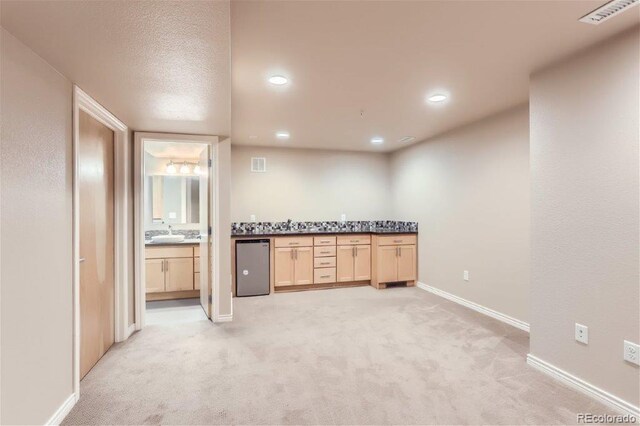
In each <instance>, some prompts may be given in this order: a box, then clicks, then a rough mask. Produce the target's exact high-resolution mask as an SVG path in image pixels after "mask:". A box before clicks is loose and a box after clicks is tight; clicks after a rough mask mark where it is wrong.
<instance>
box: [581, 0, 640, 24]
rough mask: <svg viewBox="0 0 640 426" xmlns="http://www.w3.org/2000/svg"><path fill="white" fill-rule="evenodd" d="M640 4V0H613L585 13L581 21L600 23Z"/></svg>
mask: <svg viewBox="0 0 640 426" xmlns="http://www.w3.org/2000/svg"><path fill="white" fill-rule="evenodd" d="M638 4H640V0H613V1H610V2H608V3H606V4H604V5H602V6H600V7H599V8H597V9H596V10H594V11H592V12H589V13H588V14H586V15H584V16H583V17H582V18H580V19H579V21H580V22H584V23H585V24H592V25H599V24H601V23H603V22H604V21H606V20H607V19H610V18H613V17H614V16H616V15H619V14H620V13H622V12H624V11H625V10H629V9H631V8H632V7H633V6H637V5H638Z"/></svg>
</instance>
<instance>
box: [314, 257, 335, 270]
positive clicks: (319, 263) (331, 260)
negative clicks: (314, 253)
mask: <svg viewBox="0 0 640 426" xmlns="http://www.w3.org/2000/svg"><path fill="white" fill-rule="evenodd" d="M335 266H336V258H335V256H334V257H316V258H315V259H313V267H314V268H332V267H335Z"/></svg>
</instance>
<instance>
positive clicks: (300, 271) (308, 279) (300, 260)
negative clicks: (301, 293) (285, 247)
mask: <svg viewBox="0 0 640 426" xmlns="http://www.w3.org/2000/svg"><path fill="white" fill-rule="evenodd" d="M294 250H295V252H294V255H293V258H294V259H295V267H294V268H293V271H294V283H295V285H302V284H313V247H298V248H295V249H294Z"/></svg>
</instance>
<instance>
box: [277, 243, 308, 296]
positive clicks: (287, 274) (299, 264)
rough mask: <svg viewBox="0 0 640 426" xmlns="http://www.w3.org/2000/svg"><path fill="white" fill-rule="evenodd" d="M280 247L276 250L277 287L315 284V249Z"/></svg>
mask: <svg viewBox="0 0 640 426" xmlns="http://www.w3.org/2000/svg"><path fill="white" fill-rule="evenodd" d="M288 240H290V239H288ZM289 243H293V246H294V247H278V244H277V243H276V249H275V259H274V263H275V283H274V284H275V286H276V287H283V286H291V285H305V284H312V283H313V247H295V245H297V244H296V243H295V242H294V241H289V242H288V244H289Z"/></svg>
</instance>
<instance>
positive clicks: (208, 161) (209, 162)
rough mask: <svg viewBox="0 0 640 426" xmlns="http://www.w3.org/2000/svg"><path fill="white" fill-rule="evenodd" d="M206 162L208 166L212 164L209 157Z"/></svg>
mask: <svg viewBox="0 0 640 426" xmlns="http://www.w3.org/2000/svg"><path fill="white" fill-rule="evenodd" d="M207 163H208V164H209V167H211V165H212V162H211V158H209V160H207Z"/></svg>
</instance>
